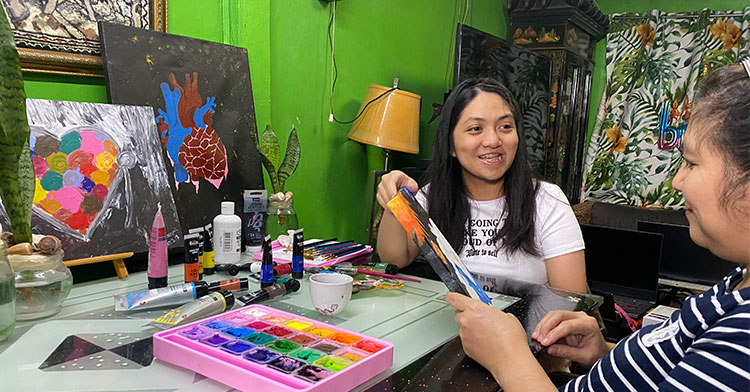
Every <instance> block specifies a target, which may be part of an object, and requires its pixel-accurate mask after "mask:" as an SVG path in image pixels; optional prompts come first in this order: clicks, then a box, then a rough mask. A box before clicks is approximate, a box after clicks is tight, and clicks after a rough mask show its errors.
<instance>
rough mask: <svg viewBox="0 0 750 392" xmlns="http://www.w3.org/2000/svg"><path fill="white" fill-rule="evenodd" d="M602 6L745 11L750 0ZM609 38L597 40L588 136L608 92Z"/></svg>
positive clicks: (610, 7) (604, 7)
mask: <svg viewBox="0 0 750 392" xmlns="http://www.w3.org/2000/svg"><path fill="white" fill-rule="evenodd" d="M596 3H597V4H598V5H599V9H600V10H601V11H602V12H603V13H605V14H615V13H623V12H648V11H651V10H653V9H658V10H660V11H665V12H692V11H699V10H702V9H704V8H708V9H711V10H714V11H730V10H731V11H741V10H742V9H743V8H744V7H747V6H750V1H748V0H661V1H659V2H658V3H656V2H654V1H651V0H598V1H597V2H596ZM606 41H607V39H606V38H603V39H602V40H601V41H599V42H598V43H597V44H596V52H595V61H596V65H595V66H594V71H593V75H592V83H591V103H590V105H589V129H588V137H589V138H590V137H591V133H592V132H593V130H594V122H595V121H596V113H597V112H598V111H599V103H600V102H601V100H602V94H604V85H605V84H606V81H607V70H606V60H605V54H606V51H607V42H606Z"/></svg>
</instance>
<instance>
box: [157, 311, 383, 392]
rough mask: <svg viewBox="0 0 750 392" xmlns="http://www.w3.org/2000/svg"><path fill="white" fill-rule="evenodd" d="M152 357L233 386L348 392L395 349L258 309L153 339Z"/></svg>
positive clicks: (379, 368) (380, 366)
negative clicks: (342, 391)
mask: <svg viewBox="0 0 750 392" xmlns="http://www.w3.org/2000/svg"><path fill="white" fill-rule="evenodd" d="M153 342H154V356H155V357H156V358H159V359H161V360H163V361H166V362H169V363H172V364H175V365H178V366H182V367H185V368H188V369H190V370H193V371H195V372H198V373H200V374H202V375H204V376H206V377H210V378H212V379H214V380H217V381H219V382H222V383H224V384H226V385H229V386H231V387H234V388H237V389H240V390H243V391H247V390H256V389H259V390H274V391H341V390H350V389H352V388H354V387H356V386H357V385H359V384H362V383H363V382H365V381H367V380H369V379H370V378H372V377H373V376H375V375H377V374H378V373H381V372H383V371H385V370H387V369H389V368H390V367H391V365H392V364H393V345H392V344H391V343H388V342H386V341H383V340H379V339H375V338H371V337H369V336H366V335H362V334H358V333H355V332H351V331H347V330H345V329H342V328H337V327H334V326H332V325H328V324H325V323H321V322H318V321H315V320H310V319H307V318H304V317H300V316H297V315H295V314H292V313H287V312H282V311H280V310H276V309H273V308H269V307H266V306H262V305H250V306H245V307H242V308H239V309H236V310H233V311H231V312H227V313H224V314H221V315H218V316H213V317H209V318H206V319H203V320H199V321H196V322H193V323H190V324H187V325H184V326H181V327H177V328H172V329H169V330H166V331H163V332H159V333H157V334H155V335H154V339H153Z"/></svg>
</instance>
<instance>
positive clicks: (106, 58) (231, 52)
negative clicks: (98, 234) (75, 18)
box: [99, 22, 263, 232]
mask: <svg viewBox="0 0 750 392" xmlns="http://www.w3.org/2000/svg"><path fill="white" fill-rule="evenodd" d="M99 34H100V36H101V42H102V51H103V55H102V59H103V63H104V75H105V79H106V84H107V93H108V95H109V100H110V102H112V103H119V104H131V105H146V106H151V107H153V108H154V111H155V116H156V124H157V129H158V133H159V138H160V140H161V143H162V152H163V154H164V157H165V160H166V162H167V168H168V170H169V175H170V186H171V187H172V190H173V193H174V197H175V202H176V204H177V210H178V214H179V217H180V222H181V223H182V228H183V230H184V231H185V232H186V231H187V229H188V228H191V227H197V226H201V225H205V224H206V223H209V222H210V221H211V220H212V219H213V217H214V216H215V215H217V214H218V213H219V212H220V202H221V201H223V200H231V201H234V202H235V211H236V212H237V213H238V215H239V214H241V211H242V200H243V199H242V191H243V190H244V189H259V188H263V173H262V172H261V166H260V156H259V154H258V152H257V150H256V148H255V140H257V127H256V124H255V112H254V108H253V94H252V87H251V83H250V67H249V63H248V55H247V49H244V48H239V47H235V46H229V45H224V44H220V43H215V42H209V41H204V40H199V39H193V38H187V37H182V36H178V35H173V34H167V33H161V32H155V31H150V30H143V29H137V28H132V27H128V26H122V25H116V24H111V23H105V22H100V24H99Z"/></svg>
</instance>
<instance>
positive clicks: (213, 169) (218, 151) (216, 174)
mask: <svg viewBox="0 0 750 392" xmlns="http://www.w3.org/2000/svg"><path fill="white" fill-rule="evenodd" d="M160 88H161V91H162V95H163V96H164V106H165V109H158V112H159V115H158V116H156V123H157V127H158V129H159V133H160V136H161V141H162V144H163V145H164V148H165V149H166V150H167V156H168V157H169V160H170V161H171V162H172V167H173V168H174V176H175V185H176V186H179V184H180V183H182V182H190V183H192V184H193V186H194V187H195V192H196V193H198V186H199V181H200V179H201V178H202V179H204V180H206V181H208V182H209V183H211V184H212V185H213V186H214V187H215V188H217V189H218V188H219V187H220V186H221V183H222V181H223V180H224V179H225V178H227V175H228V174H229V167H228V165H227V150H226V148H225V147H224V143H223V142H222V141H221V139H220V138H219V134H218V133H217V132H216V130H214V128H213V115H214V114H215V111H214V108H215V107H216V103H215V98H214V97H208V98H207V99H206V103H205V104H203V98H202V97H201V95H200V93H199V92H198V73H197V72H193V75H192V80H191V77H190V74H185V85H184V87H183V86H181V85H180V84H179V83H177V80H176V79H175V76H174V74H173V73H170V74H169V83H166V82H162V83H161V85H160Z"/></svg>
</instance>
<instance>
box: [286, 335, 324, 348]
mask: <svg viewBox="0 0 750 392" xmlns="http://www.w3.org/2000/svg"><path fill="white" fill-rule="evenodd" d="M287 339H289V340H291V341H293V342H294V343H299V344H301V345H303V346H306V345H308V344H310V343H313V342H316V341H318V340H320V338H319V337H317V336H314V335H310V334H306V333H304V332H300V333H298V334H296V335H294V336H291V337H288V338H287Z"/></svg>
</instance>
